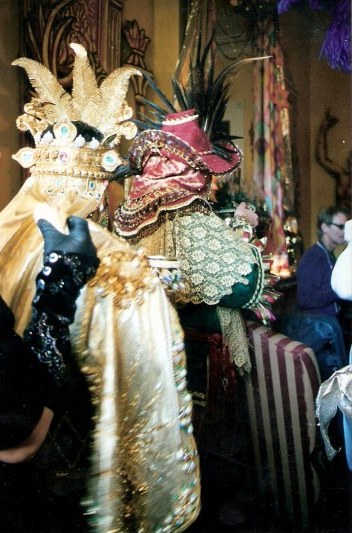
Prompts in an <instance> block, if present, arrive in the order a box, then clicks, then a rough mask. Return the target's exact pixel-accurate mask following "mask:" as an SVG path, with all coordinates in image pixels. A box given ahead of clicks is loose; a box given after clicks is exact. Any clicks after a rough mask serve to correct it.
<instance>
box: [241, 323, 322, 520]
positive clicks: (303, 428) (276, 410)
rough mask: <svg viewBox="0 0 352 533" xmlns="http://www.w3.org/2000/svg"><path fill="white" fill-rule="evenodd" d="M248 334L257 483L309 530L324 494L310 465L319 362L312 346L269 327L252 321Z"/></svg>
mask: <svg viewBox="0 0 352 533" xmlns="http://www.w3.org/2000/svg"><path fill="white" fill-rule="evenodd" d="M247 331H248V335H249V342H250V352H251V358H252V364H253V368H252V371H251V374H250V375H247V376H246V377H245V381H246V394H247V401H248V408H249V419H250V426H251V433H252V439H253V446H254V455H255V462H256V470H257V476H258V485H259V487H260V490H261V492H262V494H263V496H265V497H267V498H268V499H269V501H270V504H271V505H274V508H275V510H276V511H277V513H278V514H280V515H283V516H286V517H287V518H288V519H289V521H290V522H291V523H293V524H294V525H295V526H297V527H306V526H309V525H310V523H311V518H312V516H311V512H312V509H313V505H314V502H316V500H317V498H318V495H319V481H318V477H317V474H316V472H315V470H314V467H313V465H312V462H311V454H312V452H313V450H314V448H315V444H316V438H317V421H316V419H315V404H314V400H315V397H316V395H317V392H318V389H319V386H320V374H319V370H318V366H317V362H316V359H315V356H314V353H313V351H312V350H311V349H310V348H308V347H307V346H305V345H304V344H301V343H299V342H296V341H293V340H291V339H289V338H288V337H285V336H284V335H281V334H277V333H274V332H272V331H271V330H269V329H268V328H266V327H264V326H261V325H259V324H256V323H254V322H247ZM268 503H269V502H268Z"/></svg>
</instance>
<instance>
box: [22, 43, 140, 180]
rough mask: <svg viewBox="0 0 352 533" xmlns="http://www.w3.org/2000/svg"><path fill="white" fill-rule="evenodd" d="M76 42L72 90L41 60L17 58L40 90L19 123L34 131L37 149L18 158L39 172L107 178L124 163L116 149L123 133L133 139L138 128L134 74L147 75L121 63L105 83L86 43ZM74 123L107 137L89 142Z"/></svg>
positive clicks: (25, 129)
mask: <svg viewBox="0 0 352 533" xmlns="http://www.w3.org/2000/svg"><path fill="white" fill-rule="evenodd" d="M70 46H71V48H72V49H73V50H74V52H75V54H76V55H75V61H74V65H73V72H72V77H73V88H72V94H71V95H70V94H69V93H67V92H66V91H65V89H64V88H63V87H62V86H61V85H60V83H59V82H58V81H57V79H56V78H55V76H54V75H53V74H52V73H51V72H50V71H49V70H48V69H47V68H46V67H44V66H43V65H41V64H40V63H38V62H37V61H34V60H33V59H28V58H24V57H23V58H20V59H17V60H15V61H13V63H12V64H13V65H17V66H20V67H23V68H24V69H25V70H26V72H27V74H28V77H29V80H30V82H31V84H32V86H33V88H34V89H35V91H36V93H37V94H36V97H34V98H32V100H31V102H29V103H28V104H26V105H25V106H24V111H25V113H24V114H23V115H21V116H19V117H18V119H17V127H18V128H19V129H20V130H21V131H30V133H31V134H32V135H33V138H34V141H35V146H36V148H35V149H33V148H22V149H21V150H19V152H17V154H15V155H14V156H13V158H14V159H15V160H16V161H18V162H19V163H20V164H21V165H22V166H23V167H24V168H31V167H34V170H33V172H35V174H37V175H39V176H41V175H42V176H53V175H54V176H56V175H60V176H61V175H63V176H73V177H77V178H78V177H84V178H87V177H88V178H91V179H106V178H107V177H108V176H107V173H109V172H113V171H114V170H115V169H116V168H117V167H118V166H119V165H121V163H122V159H121V157H120V155H119V153H118V151H117V150H116V149H115V147H117V146H118V145H119V143H120V139H121V137H122V136H124V137H126V139H132V138H133V137H134V136H135V135H136V133H137V127H136V126H135V124H134V123H133V122H131V121H130V120H129V119H130V118H131V116H132V113H133V111H132V109H131V107H129V106H128V104H127V101H126V94H127V90H128V84H129V79H130V77H131V76H133V75H137V76H141V75H142V74H141V72H140V71H139V70H137V69H136V68H133V67H121V68H118V69H116V70H115V71H113V72H112V73H111V74H110V75H109V76H108V77H107V78H105V79H104V80H103V82H102V83H101V85H100V87H99V86H98V84H97V81H96V78H95V74H94V71H93V69H92V67H91V65H90V63H89V60H88V57H87V51H86V50H85V48H84V47H83V46H82V45H80V44H78V43H71V44H70ZM74 122H76V123H77V122H83V123H84V124H85V125H87V126H89V127H91V128H95V129H96V130H98V132H99V135H97V136H99V137H102V139H101V140H98V139H96V138H94V137H93V138H92V139H91V140H90V141H86V140H85V139H84V137H83V136H82V135H81V134H79V133H78V134H77V127H76V125H75V124H74ZM31 172H32V170H31Z"/></svg>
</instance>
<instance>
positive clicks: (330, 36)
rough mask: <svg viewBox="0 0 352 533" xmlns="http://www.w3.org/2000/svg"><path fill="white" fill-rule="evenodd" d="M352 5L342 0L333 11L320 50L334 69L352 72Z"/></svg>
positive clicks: (321, 55) (321, 54)
mask: <svg viewBox="0 0 352 533" xmlns="http://www.w3.org/2000/svg"><path fill="white" fill-rule="evenodd" d="M350 21H351V3H350V1H349V0H340V2H338V4H336V6H335V8H334V11H333V18H332V22H331V24H330V26H329V28H328V29H327V32H326V34H325V39H324V42H323V45H322V47H321V50H320V57H325V59H326V60H327V61H328V63H329V65H330V66H331V67H332V68H333V69H339V70H343V71H345V72H352V65H351V25H350V24H351V22H350Z"/></svg>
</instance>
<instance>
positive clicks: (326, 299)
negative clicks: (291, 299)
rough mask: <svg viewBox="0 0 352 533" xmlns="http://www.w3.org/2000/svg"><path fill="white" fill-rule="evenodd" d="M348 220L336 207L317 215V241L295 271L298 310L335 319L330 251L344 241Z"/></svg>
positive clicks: (347, 216) (332, 258) (337, 301)
mask: <svg viewBox="0 0 352 533" xmlns="http://www.w3.org/2000/svg"><path fill="white" fill-rule="evenodd" d="M348 218H350V215H349V213H348V211H346V210H345V209H342V208H340V207H336V206H332V207H327V208H324V209H322V210H321V211H320V212H319V215H318V219H317V234H318V241H317V242H316V243H315V244H314V245H313V246H311V247H310V248H309V249H308V250H307V251H306V252H305V253H304V254H303V256H302V258H301V260H300V262H299V264H298V268H297V306H298V308H299V309H300V310H301V311H310V312H316V313H321V314H326V315H329V316H335V317H338V314H339V310H340V303H339V300H338V298H337V296H336V294H335V292H334V291H333V290H332V288H331V273H332V269H333V267H334V264H335V261H336V257H335V255H334V253H333V252H334V250H335V249H336V247H337V246H338V245H340V244H342V243H343V242H344V229H345V223H346V222H347V220H348Z"/></svg>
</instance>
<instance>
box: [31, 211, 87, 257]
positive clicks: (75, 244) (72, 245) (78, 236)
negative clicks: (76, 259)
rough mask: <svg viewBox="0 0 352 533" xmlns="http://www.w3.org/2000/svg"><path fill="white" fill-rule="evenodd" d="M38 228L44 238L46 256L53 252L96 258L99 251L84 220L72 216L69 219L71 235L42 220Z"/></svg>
mask: <svg viewBox="0 0 352 533" xmlns="http://www.w3.org/2000/svg"><path fill="white" fill-rule="evenodd" d="M37 224H38V227H39V229H40V231H41V233H42V235H43V238H44V255H45V256H48V255H49V254H50V253H51V252H54V251H55V252H67V253H73V254H83V255H86V256H88V257H96V256H97V250H96V248H95V246H94V244H93V241H92V238H91V236H90V233H89V229H88V222H87V221H86V220H85V219H84V218H80V217H75V216H71V217H69V218H68V219H67V226H68V229H69V232H70V233H69V235H66V234H65V233H61V232H60V231H58V230H57V229H56V228H55V227H54V226H53V225H52V224H51V223H50V222H48V221H47V220H44V219H40V220H38V222H37Z"/></svg>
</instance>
